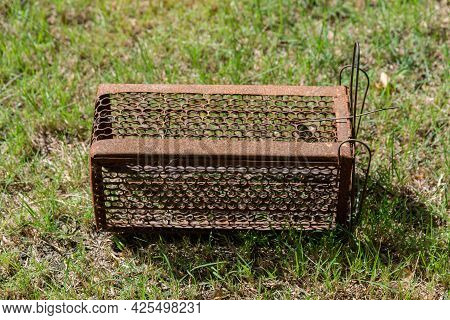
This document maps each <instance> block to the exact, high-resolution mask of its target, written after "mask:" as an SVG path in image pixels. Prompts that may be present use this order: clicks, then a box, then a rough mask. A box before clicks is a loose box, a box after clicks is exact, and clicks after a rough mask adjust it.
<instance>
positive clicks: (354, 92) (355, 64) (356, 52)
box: [339, 42, 370, 139]
mask: <svg viewBox="0 0 450 320" xmlns="http://www.w3.org/2000/svg"><path fill="white" fill-rule="evenodd" d="M359 65H360V49H359V43H358V42H355V45H354V47H353V59H352V64H349V65H345V66H343V67H342V68H341V70H340V71H339V85H342V73H343V72H344V70H347V69H349V68H351V76H350V86H349V89H350V95H349V96H350V114H351V117H352V121H351V129H352V138H353V139H357V138H358V133H359V127H360V124H361V117H360V118H359V119H358V124H356V118H357V116H356V115H357V114H362V113H363V112H364V106H365V103H366V97H367V92H368V91H369V86H370V80H369V76H368V75H367V72H366V71H364V70H363V69H361V68H360V67H359ZM355 71H356V72H355ZM360 71H361V72H362V73H363V74H364V76H365V77H366V80H367V85H366V88H365V89H364V95H363V99H362V103H361V109H360V110H359V112H357V107H358V89H359V72H360ZM353 82H355V86H353Z"/></svg>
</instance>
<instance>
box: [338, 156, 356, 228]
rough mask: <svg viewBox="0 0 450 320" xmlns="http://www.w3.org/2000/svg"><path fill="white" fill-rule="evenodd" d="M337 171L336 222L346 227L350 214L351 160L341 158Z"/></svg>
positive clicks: (349, 158)
mask: <svg viewBox="0 0 450 320" xmlns="http://www.w3.org/2000/svg"><path fill="white" fill-rule="evenodd" d="M338 169H339V188H338V204H337V216H336V222H337V223H339V224H342V225H347V224H348V223H349V214H350V189H351V174H352V158H351V157H342V158H341V163H340V164H339V167H338Z"/></svg>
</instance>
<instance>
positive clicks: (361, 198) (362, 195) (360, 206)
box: [338, 139, 372, 226]
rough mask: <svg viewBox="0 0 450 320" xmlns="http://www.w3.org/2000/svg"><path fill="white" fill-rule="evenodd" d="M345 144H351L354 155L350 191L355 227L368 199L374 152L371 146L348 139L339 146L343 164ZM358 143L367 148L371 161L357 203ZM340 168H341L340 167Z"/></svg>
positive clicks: (351, 220) (339, 155)
mask: <svg viewBox="0 0 450 320" xmlns="http://www.w3.org/2000/svg"><path fill="white" fill-rule="evenodd" d="M345 143H348V144H350V148H351V153H352V177H351V179H352V185H351V190H350V212H351V213H352V214H353V216H354V219H353V217H352V214H351V215H350V226H354V225H356V224H357V223H358V221H359V217H360V215H361V212H362V209H363V204H364V200H365V197H366V191H367V180H368V177H369V171H370V164H371V162H372V151H371V150H370V148H369V146H368V145H367V144H366V143H364V142H362V141H360V140H357V139H348V140H345V141H343V142H341V144H340V145H339V148H338V163H339V164H340V163H341V147H342V145H344V144H345ZM356 143H359V144H361V145H362V146H363V147H364V148H366V150H367V152H368V154H369V161H368V163H367V167H366V170H365V171H364V183H363V188H362V191H361V193H360V194H359V198H358V201H357V202H356V201H355V199H356V190H357V189H356V178H357V176H356V149H355V147H356ZM339 167H340V166H339ZM356 204H358V206H357V207H358V208H357V210H356V211H355V209H356Z"/></svg>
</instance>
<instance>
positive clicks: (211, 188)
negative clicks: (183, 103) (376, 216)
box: [101, 158, 338, 229]
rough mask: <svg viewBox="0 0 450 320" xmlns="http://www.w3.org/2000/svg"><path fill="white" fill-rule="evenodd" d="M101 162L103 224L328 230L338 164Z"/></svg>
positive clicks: (333, 210) (332, 215) (334, 205)
mask: <svg viewBox="0 0 450 320" xmlns="http://www.w3.org/2000/svg"><path fill="white" fill-rule="evenodd" d="M150 162H151V163H152V164H153V165H142V164H141V165H139V164H136V163H132V162H130V163H128V164H113V163H110V162H109V163H108V162H105V163H103V164H102V165H101V174H102V179H103V194H102V197H103V199H104V202H103V205H104V208H103V210H104V212H105V217H106V227H107V228H110V229H114V228H121V227H122V228H143V227H167V228H224V229H270V228H274V229H284V228H296V229H328V228H331V227H333V226H334V223H335V216H336V211H337V193H338V190H337V174H338V172H337V165H336V163H335V162H331V163H330V162H328V163H327V162H321V163H308V164H305V163H281V164H278V165H275V164H274V163H273V162H272V163H267V162H266V163H264V162H255V163H254V164H253V165H252V166H249V165H248V164H247V166H242V165H241V164H239V163H235V164H234V165H228V166H226V167H225V166H217V165H215V164H214V163H211V164H209V165H203V166H200V165H196V166H193V165H189V164H188V163H186V162H185V161H180V159H178V158H167V159H163V161H161V159H160V161H159V165H155V163H156V162H155V161H150Z"/></svg>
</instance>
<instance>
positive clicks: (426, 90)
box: [0, 0, 450, 299]
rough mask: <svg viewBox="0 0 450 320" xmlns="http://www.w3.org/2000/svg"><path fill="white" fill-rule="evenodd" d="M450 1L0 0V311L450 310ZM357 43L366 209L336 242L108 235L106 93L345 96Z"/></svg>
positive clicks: (297, 236)
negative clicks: (106, 89)
mask: <svg viewBox="0 0 450 320" xmlns="http://www.w3.org/2000/svg"><path fill="white" fill-rule="evenodd" d="M449 16H450V10H449V7H448V5H447V4H446V1H442V2H438V1H428V2H427V1H367V2H366V3H365V2H364V1H356V2H347V3H345V2H342V1H284V0H280V1H263V0H256V1H213V0H208V1H192V0H191V1H178V0H173V1H160V2H158V1H145V2H144V1H125V0H123V1H119V0H117V1H88V0H73V1H27V0H22V1H15V0H14V1H13V0H11V1H6V0H4V1H0V31H1V33H0V57H1V59H0V151H1V156H0V299H13V298H28V299H41V298H44V299H69V298H78V299H90V298H105V299H109V298H122V299H141V298H142V299H146V298H148V299H164V298H166V299H168V298H180V299H184V298H186V299H203V298H204V299H229V298H245V299H255V298H256V299H280V298H288V299H291V298H293V299H317V298H322V299H328V298H331V299H340V298H342V299H347V298H351V299H353V298H356V299H360V298H372V299H373V298H376V299H384V298H393V299H448V298H449V296H448V292H449V287H450V275H449V255H448V254H449V228H448V222H449V214H448V182H449V180H448V178H449V159H448V145H449V140H450V139H449V138H450V130H449V123H450V121H449V120H450V117H449V114H450V108H449V94H448V93H449V91H450V90H449V69H448V64H449V61H450V60H449V51H448V43H449V42H448V29H449ZM355 40H359V41H360V43H361V50H362V52H361V54H362V65H363V67H364V69H366V70H368V73H369V76H370V78H371V80H372V84H371V88H370V91H369V97H368V106H367V110H369V111H370V110H372V111H373V110H377V109H381V108H389V107H396V109H393V110H387V111H382V112H377V113H372V114H369V115H367V116H366V117H365V118H364V120H363V124H362V132H361V134H360V138H362V139H363V140H365V141H367V142H368V143H369V144H370V146H371V147H372V149H373V150H374V161H373V168H372V174H371V179H370V181H369V190H368V198H367V202H366V204H367V206H366V210H365V211H364V213H363V215H362V219H361V221H360V223H359V225H358V226H357V227H356V229H355V230H354V231H353V232H352V233H351V234H349V235H348V236H347V237H344V238H343V237H342V236H341V233H338V232H334V231H332V232H322V233H306V232H303V233H299V232H288V231H286V232H281V233H280V232H239V233H231V234H230V233H225V234H224V233H220V232H212V233H207V234H203V235H194V236H188V235H170V236H163V235H161V234H154V233H148V234H144V233H138V234H124V235H121V234H110V233H99V232H97V231H96V229H95V225H94V216H93V209H92V203H91V197H90V189H89V173H88V149H89V139H90V132H91V123H92V118H93V107H94V98H95V92H96V88H97V86H98V84H100V83H105V82H106V83H201V84H288V85H294V84H304V85H334V84H337V81H338V80H337V78H338V72H339V67H340V66H342V65H344V64H347V63H349V61H350V59H351V52H352V45H353V42H354V41H355Z"/></svg>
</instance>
